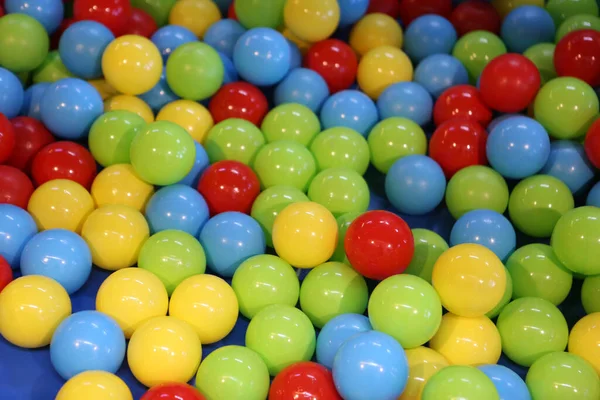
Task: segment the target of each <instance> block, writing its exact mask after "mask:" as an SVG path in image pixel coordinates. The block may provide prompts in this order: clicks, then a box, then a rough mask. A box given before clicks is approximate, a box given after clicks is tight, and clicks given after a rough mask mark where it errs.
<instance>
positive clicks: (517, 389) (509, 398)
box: [477, 364, 531, 400]
mask: <svg viewBox="0 0 600 400" xmlns="http://www.w3.org/2000/svg"><path fill="white" fill-rule="evenodd" d="M477 368H479V369H480V370H481V372H483V373H484V374H486V375H487V377H488V378H490V379H491V381H492V382H493V383H494V386H496V390H497V391H498V395H499V396H500V400H531V395H530V394H529V389H528V388H527V385H526V384H525V382H523V379H521V377H520V376H519V375H517V374H516V373H515V372H514V371H512V370H511V369H510V368H507V367H505V366H503V365H496V364H490V365H480V366H478V367H477Z"/></svg>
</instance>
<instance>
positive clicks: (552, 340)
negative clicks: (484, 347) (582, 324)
mask: <svg viewBox="0 0 600 400" xmlns="http://www.w3.org/2000/svg"><path fill="white" fill-rule="evenodd" d="M496 326H497V327H498V332H500V337H501V338H502V351H503V352H504V354H506V356H507V357H508V358H510V359H511V360H512V361H513V362H515V363H517V364H519V365H522V366H524V367H529V366H531V364H533V363H534V362H535V361H536V360H538V359H539V358H541V357H543V356H544V355H546V354H548V353H552V352H553V351H563V350H564V349H565V348H566V347H567V341H568V340H569V327H568V326H567V321H566V320H565V317H564V316H563V315H562V313H561V312H560V310H559V309H558V308H556V306H555V305H554V304H552V303H550V302H549V301H547V300H544V299H540V298H537V297H523V298H520V299H517V300H514V301H512V302H511V303H509V304H508V305H507V306H506V307H504V310H502V312H501V313H500V316H499V317H498V321H497V322H496Z"/></svg>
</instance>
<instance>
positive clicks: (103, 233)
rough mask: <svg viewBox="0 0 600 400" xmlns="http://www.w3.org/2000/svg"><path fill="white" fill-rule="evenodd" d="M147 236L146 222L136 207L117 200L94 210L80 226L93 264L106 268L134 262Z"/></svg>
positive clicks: (109, 268)
mask: <svg viewBox="0 0 600 400" xmlns="http://www.w3.org/2000/svg"><path fill="white" fill-rule="evenodd" d="M149 236H150V229H149V228H148V223H147V222H146V219H145V218H144V216H143V215H142V214H141V213H140V212H139V211H138V210H136V209H135V208H132V207H128V206H123V205H116V204H115V205H106V206H102V207H100V208H98V209H97V210H95V211H94V212H93V213H91V214H90V216H89V217H88V218H87V220H86V221H85V223H84V224H83V228H82V230H81V237H82V238H83V239H84V240H85V241H86V242H87V244H88V246H89V247H90V251H91V252H92V262H93V263H94V265H97V266H98V267H100V268H103V269H107V270H109V271H116V270H118V269H122V268H127V267H131V266H132V265H134V264H135V263H136V262H137V259H138V255H139V253H140V249H141V248H142V245H143V244H144V242H145V241H146V240H147V239H148V237H149Z"/></svg>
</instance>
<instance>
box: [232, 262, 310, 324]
mask: <svg viewBox="0 0 600 400" xmlns="http://www.w3.org/2000/svg"><path fill="white" fill-rule="evenodd" d="M231 287H232V288H233V291H234V292H235V295H236V296H237V299H238V303H239V305H240V312H241V313H242V315H243V316H244V317H246V318H248V319H252V318H254V316H255V315H256V314H257V313H258V312H259V311H261V310H262V309H263V308H265V307H267V306H270V305H273V304H282V305H288V306H292V307H293V306H295V305H296V303H297V302H298V297H299V296H300V282H299V281H298V276H297V275H296V272H295V271H294V269H293V268H292V266H291V265H290V264H288V263H287V262H285V261H283V260H282V259H281V258H279V257H277V256H272V255H270V254H261V255H258V256H254V257H250V258H248V259H247V260H246V261H244V262H243V263H241V264H240V266H239V268H238V269H237V270H236V271H235V274H233V280H232V281H231Z"/></svg>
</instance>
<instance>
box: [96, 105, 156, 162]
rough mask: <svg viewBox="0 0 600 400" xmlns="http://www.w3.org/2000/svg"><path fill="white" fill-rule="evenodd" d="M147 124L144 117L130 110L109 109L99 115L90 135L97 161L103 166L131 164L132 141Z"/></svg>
mask: <svg viewBox="0 0 600 400" xmlns="http://www.w3.org/2000/svg"><path fill="white" fill-rule="evenodd" d="M145 125H146V121H144V119H143V118H142V117H140V116H139V115H137V114H136V113H133V112H130V111H121V110H118V111H109V112H107V113H104V114H102V115H101V116H100V117H98V119H96V121H94V123H93V124H92V127H91V128H90V134H89V136H88V145H89V148H90V152H91V153H92V155H93V156H94V159H95V160H96V162H97V163H98V164H100V165H101V166H103V167H109V166H111V165H114V164H129V161H130V158H129V150H130V148H131V142H132V141H133V138H134V137H135V136H136V135H137V133H138V132H139V131H140V130H141V129H142V128H143V127H144V126H145Z"/></svg>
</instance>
